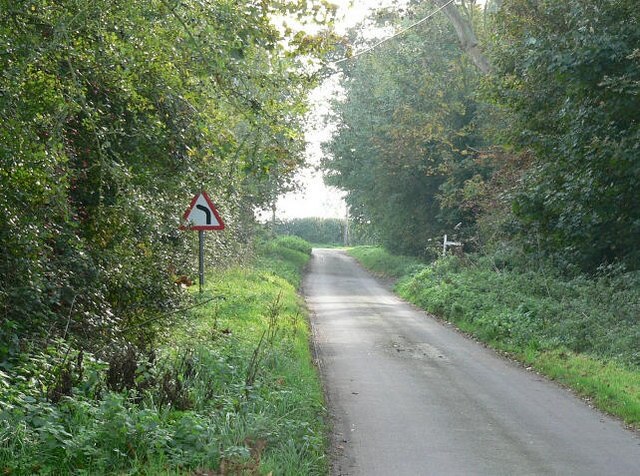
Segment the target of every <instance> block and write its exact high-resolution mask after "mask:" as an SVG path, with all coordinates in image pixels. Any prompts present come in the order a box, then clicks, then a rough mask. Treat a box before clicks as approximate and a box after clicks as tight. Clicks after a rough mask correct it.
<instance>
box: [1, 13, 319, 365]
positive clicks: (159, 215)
mask: <svg viewBox="0 0 640 476" xmlns="http://www.w3.org/2000/svg"><path fill="white" fill-rule="evenodd" d="M316 6H317V5H315V4H312V3H309V4H308V8H309V10H306V8H305V7H304V6H302V4H299V2H289V1H283V2H276V1H273V2H259V3H255V2H236V1H229V0H215V1H214V0H204V1H200V0H199V1H195V0H194V1H191V0H187V1H181V2H176V1H173V0H136V1H133V2H112V1H107V0H92V1H89V0H78V1H66V0H62V1H50V0H40V1H37V2H27V1H17V2H16V1H7V0H0V12H2V13H1V14H0V43H1V45H2V46H1V47H0V48H2V49H1V50H0V71H1V73H0V144H2V145H1V146H0V164H1V167H0V190H2V194H0V240H1V241H2V243H3V250H2V254H0V321H1V329H0V341H1V342H2V344H1V345H0V364H2V365H8V364H6V362H7V361H8V360H7V359H10V358H12V355H13V354H15V353H17V351H18V350H19V349H22V350H24V349H25V345H26V343H28V342H30V341H32V340H34V339H35V340H36V341H37V340H38V339H43V340H44V341H45V342H50V341H51V340H52V339H55V338H62V339H66V340H67V341H69V342H70V343H72V344H73V345H77V346H79V347H81V348H84V349H86V350H94V351H95V350H100V351H101V352H102V354H103V355H102V356H103V357H106V358H109V353H111V354H113V353H115V352H118V351H119V349H126V348H128V346H134V347H136V348H138V349H142V350H148V349H149V348H150V347H151V346H152V344H153V338H154V335H155V334H156V333H157V332H158V331H159V330H160V329H161V328H162V326H159V325H157V324H154V323H158V322H162V321H163V320H164V319H166V317H167V316H168V315H170V313H171V311H173V310H175V309H176V308H177V307H178V306H179V305H180V303H181V302H182V301H183V300H184V299H185V298H186V296H185V294H184V293H182V292H181V291H180V289H179V288H178V287H177V286H176V285H175V284H174V282H173V279H174V278H175V276H173V275H174V274H175V273H176V272H178V273H187V272H188V270H189V269H190V264H191V260H192V256H194V254H193V252H192V250H191V249H190V248H191V246H192V244H191V240H189V238H190V237H191V235H189V234H187V233H184V232H179V231H178V230H177V227H178V224H179V219H180V216H181V214H182V212H183V211H184V207H185V206H186V204H188V200H189V198H190V197H191V196H192V195H193V193H195V191H197V190H199V189H200V188H201V187H206V188H208V189H209V191H210V193H211V195H212V196H214V197H216V198H217V199H218V200H219V203H218V205H219V206H220V208H221V212H222V213H223V214H224V216H225V221H226V223H227V225H229V226H228V228H227V231H225V233H224V234H218V235H216V237H215V239H216V241H217V242H218V243H217V246H216V250H217V251H216V252H217V253H225V258H226V259H232V258H233V256H234V255H240V254H243V253H244V251H245V250H244V249H243V247H246V242H247V239H248V234H249V232H250V229H251V223H252V221H253V216H252V210H253V208H254V207H256V206H260V205H262V204H264V203H265V197H264V196H263V195H261V194H257V193H254V191H255V189H256V187H257V185H256V184H259V183H260V182H262V181H264V180H265V179H266V177H268V176H269V172H270V170H271V169H272V168H273V167H274V166H275V164H280V165H282V167H281V168H280V170H281V171H282V172H281V173H280V174H279V176H280V182H279V184H285V183H286V181H287V180H289V176H290V175H291V174H293V172H294V169H295V167H296V166H297V165H298V164H300V162H301V160H302V159H301V153H300V151H301V145H300V144H301V143H302V138H303V135H302V119H303V117H304V111H305V95H306V92H307V91H308V90H309V88H310V87H311V86H312V84H313V83H312V81H310V79H309V78H308V77H307V75H306V74H305V73H304V70H303V66H304V65H305V64H306V62H307V61H309V60H312V59H313V58H314V57H315V56H316V55H320V54H322V53H321V49H322V45H321V44H320V43H321V42H320V40H316V39H314V38H312V37H306V36H304V35H303V37H301V38H299V39H300V41H302V40H305V45H304V48H302V47H301V46H300V45H297V44H296V42H295V41H293V38H289V40H290V41H289V42H288V44H287V42H286V41H283V39H282V34H281V33H280V32H279V30H278V28H276V27H275V26H274V25H273V24H272V17H273V15H274V14H276V13H279V14H285V13H287V12H299V13H300V14H301V15H304V14H306V13H308V12H309V11H312V8H314V7H316ZM290 36H291V37H293V34H291V35H290ZM116 342H117V343H118V345H113V344H114V343H116ZM105 349H106V350H105ZM5 368H6V366H5Z"/></svg>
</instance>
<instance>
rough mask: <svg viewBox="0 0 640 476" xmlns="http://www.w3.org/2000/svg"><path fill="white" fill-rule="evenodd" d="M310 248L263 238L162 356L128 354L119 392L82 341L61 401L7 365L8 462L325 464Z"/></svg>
mask: <svg viewBox="0 0 640 476" xmlns="http://www.w3.org/2000/svg"><path fill="white" fill-rule="evenodd" d="M309 253H310V247H309V245H308V244H305V243H304V242H302V243H301V242H294V241H292V240H290V239H284V240H283V239H280V240H276V241H272V242H268V243H265V244H264V245H262V246H261V250H260V253H259V260H258V261H257V262H254V263H252V265H251V266H250V267H244V268H241V267H233V268H230V269H228V270H225V271H224V272H219V273H217V274H216V275H215V276H212V277H211V279H210V280H209V282H208V283H207V287H206V290H205V296H204V297H203V298H202V300H201V302H200V303H199V304H200V305H199V306H198V307H194V308H192V309H190V310H188V311H186V312H183V313H181V314H180V320H179V321H178V320H176V322H175V323H174V325H173V327H172V330H171V332H170V335H169V337H168V338H167V339H166V340H165V341H164V342H163V343H162V345H159V346H158V347H157V349H156V357H155V359H154V360H153V361H147V362H145V363H140V362H136V361H135V359H134V356H130V357H129V359H130V360H129V361H127V364H128V365H127V366H125V367H123V368H122V369H121V371H123V372H131V373H132V374H133V376H134V377H135V379H134V380H135V387H134V388H131V389H129V390H128V391H125V392H114V391H110V390H108V388H106V381H107V379H108V372H109V370H108V366H107V365H106V364H105V363H104V362H102V361H99V360H97V359H96V358H95V355H92V354H90V353H87V352H85V353H83V354H80V353H78V352H77V351H71V354H70V356H71V360H72V361H73V363H74V364H73V371H74V377H77V376H78V374H77V372H78V370H79V368H78V366H79V365H82V367H83V369H84V377H83V378H82V379H80V380H76V381H75V382H74V384H73V388H72V392H71V395H70V396H65V397H63V398H62V399H61V400H60V402H59V403H58V404H53V403H51V402H47V401H44V400H41V399H36V398H34V397H33V395H32V390H31V389H30V388H29V385H28V384H27V382H26V381H25V380H17V381H16V380H14V381H13V382H11V383H12V385H11V386H8V385H7V384H8V383H9V381H8V380H7V378H6V376H5V375H4V374H2V373H0V470H1V471H2V472H3V473H4V474H12V475H13V474H16V475H18V474H20V475H33V474H91V475H99V474H147V475H154V476H157V475H163V474H167V475H168V474H171V475H178V474H184V475H187V474H191V475H193V474H203V475H204V474H267V473H269V472H270V471H271V472H273V474H310V475H311V474H324V473H325V472H326V459H325V456H324V447H325V441H324V435H325V428H324V424H323V420H322V416H323V414H322V412H323V409H322V393H321V390H320V385H319V382H318V378H317V376H316V373H315V369H314V367H313V364H312V361H311V356H310V353H309V347H308V339H309V335H308V327H307V323H306V317H305V315H304V311H303V308H302V306H301V303H300V300H299V297H298V296H297V294H296V283H298V282H299V280H300V273H301V269H302V267H303V266H304V264H305V263H306V261H307V260H308V259H309ZM290 279H291V280H292V281H289V280H290ZM57 359H58V357H57V356H56V354H52V355H51V356H49V363H48V365H49V366H50V367H48V368H45V369H44V370H43V371H45V372H50V371H51V370H52V367H53V366H54V365H55V363H56V360H57ZM82 359H84V363H82ZM33 364H36V365H41V363H39V362H36V363H33V362H32V363H27V362H25V363H23V364H22V365H21V366H20V367H19V368H17V369H15V370H16V372H17V373H18V374H20V375H23V376H27V375H28V374H29V372H30V371H31V369H30V368H29V366H30V365H33Z"/></svg>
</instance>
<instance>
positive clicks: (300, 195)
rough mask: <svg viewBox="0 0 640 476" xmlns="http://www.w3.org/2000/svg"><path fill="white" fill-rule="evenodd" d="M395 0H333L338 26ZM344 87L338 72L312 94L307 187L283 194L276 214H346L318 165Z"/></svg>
mask: <svg viewBox="0 0 640 476" xmlns="http://www.w3.org/2000/svg"><path fill="white" fill-rule="evenodd" d="M391 2H392V0H360V1H358V0H354V1H350V0H333V2H332V3H334V4H336V5H338V18H337V21H336V30H337V31H338V33H345V32H346V30H347V29H348V28H351V27H353V26H355V25H356V24H358V23H359V22H361V21H362V20H363V19H364V18H365V17H366V16H367V13H368V12H369V11H370V10H371V9H374V8H377V7H379V6H381V5H385V4H390V3H391ZM339 91H340V88H339V85H338V81H337V78H336V77H335V76H333V77H331V78H329V79H328V80H327V81H326V82H325V83H323V85H322V86H320V87H319V88H318V89H317V90H316V91H314V92H313V93H312V95H311V98H310V99H311V104H312V105H311V113H310V115H309V121H308V122H309V128H308V130H307V134H306V138H307V150H306V157H307V162H308V163H309V165H310V167H307V168H305V169H304V170H302V171H301V172H300V173H299V179H300V182H301V183H302V186H303V190H301V191H300V192H292V193H288V194H286V195H284V196H282V197H281V198H280V199H279V200H278V205H277V211H276V216H277V217H278V218H280V219H288V218H303V217H322V218H342V217H344V216H345V214H346V207H345V203H344V201H343V199H342V196H343V192H341V191H340V190H338V189H336V188H333V187H327V186H326V185H325V184H324V182H323V179H322V172H321V171H318V170H316V169H315V167H317V166H318V165H319V163H320V160H321V158H322V149H321V144H322V142H325V141H327V140H329V139H330V138H331V129H330V128H326V127H325V126H324V125H323V122H324V121H323V117H324V115H325V114H326V113H327V112H328V101H329V99H330V98H331V97H332V96H333V95H335V94H339Z"/></svg>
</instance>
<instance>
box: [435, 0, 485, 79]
mask: <svg viewBox="0 0 640 476" xmlns="http://www.w3.org/2000/svg"><path fill="white" fill-rule="evenodd" d="M448 1H449V0H434V2H435V3H436V5H438V6H443V5H445V4H446V3H447V2H448ZM444 13H445V15H447V17H448V18H449V20H450V21H451V23H452V24H453V27H454V28H455V30H456V33H457V35H458V39H459V40H460V44H461V46H462V49H463V50H464V51H465V52H466V53H467V54H468V55H469V57H470V58H471V60H472V61H473V64H475V65H476V67H477V68H478V69H479V70H480V71H482V72H483V73H484V74H487V73H489V72H490V71H491V64H490V63H489V60H488V59H487V57H486V56H485V55H484V54H483V53H482V51H480V48H479V47H478V39H477V38H476V34H475V32H474V31H473V27H472V26H471V23H470V22H469V20H467V19H466V18H464V17H463V16H462V15H461V14H460V10H458V7H457V6H456V4H455V3H449V4H448V5H447V6H446V7H444Z"/></svg>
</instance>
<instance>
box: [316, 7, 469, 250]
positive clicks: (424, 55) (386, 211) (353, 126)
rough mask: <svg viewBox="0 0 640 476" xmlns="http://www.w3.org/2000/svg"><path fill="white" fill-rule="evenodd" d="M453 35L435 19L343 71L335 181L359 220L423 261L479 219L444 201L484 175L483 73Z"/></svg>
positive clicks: (331, 151)
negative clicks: (480, 128)
mask: <svg viewBox="0 0 640 476" xmlns="http://www.w3.org/2000/svg"><path fill="white" fill-rule="evenodd" d="M420 13H423V12H422V11H421V10H418V12H416V15H417V16H418V15H419V14H420ZM454 38H455V32H454V31H453V28H451V27H450V25H449V23H447V21H446V20H445V19H444V18H442V17H440V18H438V17H434V18H433V21H431V22H429V23H426V24H424V26H421V30H417V29H416V30H411V31H410V32H408V33H406V34H405V36H403V38H402V41H398V42H395V43H387V44H386V45H385V46H384V47H383V48H378V49H376V50H375V52H373V53H371V54H369V55H366V56H361V57H359V58H358V60H357V61H356V62H354V63H353V64H352V65H348V66H347V67H345V70H344V73H345V80H344V82H343V85H344V87H345V90H346V98H345V100H344V101H341V102H338V103H336V104H335V109H336V111H337V123H338V124H339V125H338V130H337V133H336V134H335V136H334V137H333V139H332V140H331V142H330V143H329V144H328V146H327V148H326V150H327V158H326V160H325V161H324V167H325V169H326V170H327V181H328V183H330V184H331V185H335V186H337V187H340V188H342V189H344V190H346V191H347V202H348V204H349V207H350V213H351V215H352V217H354V219H355V220H356V221H359V222H363V223H364V222H370V223H371V224H372V226H373V227H375V229H376V231H377V234H378V235H379V236H380V237H381V239H382V241H383V243H384V244H385V245H386V246H388V247H389V249H391V250H392V251H397V252H402V253H413V254H423V253H425V249H426V248H427V246H428V244H429V240H430V239H432V238H435V237H436V236H438V235H441V234H442V233H443V232H445V230H448V229H451V228H453V226H454V225H456V224H457V223H458V222H460V221H464V222H465V223H466V224H470V223H471V222H472V217H471V216H469V215H468V214H466V213H465V212H463V211H462V212H461V210H460V209H459V207H457V206H455V207H451V208H448V207H443V206H442V204H443V194H450V193H452V190H454V189H457V188H458V187H460V186H462V184H463V183H464V182H465V181H466V180H468V179H470V178H471V177H472V176H473V175H474V174H475V173H477V172H478V171H479V170H478V168H477V166H476V164H475V160H474V157H475V153H474V152H473V150H472V148H473V146H474V145H477V141H478V137H477V135H476V134H475V132H474V126H473V119H474V115H475V104H474V101H473V100H472V99H471V92H472V91H473V88H474V86H475V84H476V80H477V74H476V72H475V71H474V68H473V67H472V66H471V65H470V64H469V63H468V61H467V60H466V59H465V58H464V57H463V53H462V52H461V50H460V49H459V48H458V47H457V46H456V45H455V40H454ZM425 39H428V40H427V41H426V42H425ZM425 43H427V44H428V47H425V46H424V45H425ZM470 147H471V148H470Z"/></svg>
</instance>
